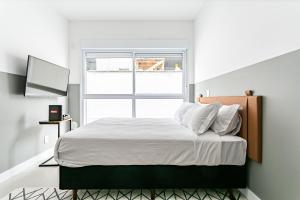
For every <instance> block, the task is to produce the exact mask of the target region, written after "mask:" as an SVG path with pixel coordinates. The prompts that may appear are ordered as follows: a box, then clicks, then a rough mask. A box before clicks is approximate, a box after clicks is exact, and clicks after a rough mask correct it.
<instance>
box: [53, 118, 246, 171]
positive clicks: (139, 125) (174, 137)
mask: <svg viewBox="0 0 300 200" xmlns="http://www.w3.org/2000/svg"><path fill="white" fill-rule="evenodd" d="M246 149H247V143H246V140H244V139H243V138H241V137H238V136H230V135H228V136H219V135H217V134H215V133H213V132H206V133H204V134H202V135H200V136H198V135H197V134H195V133H194V132H192V131H191V130H190V129H188V128H186V127H184V126H182V125H180V124H178V123H177V122H176V121H175V120H174V119H154V118H136V119H133V118H102V119H99V120H97V121H95V122H92V123H90V124H87V125H86V126H83V127H80V128H78V129H76V130H73V131H71V132H68V133H66V134H64V135H63V136H62V137H60V138H59V139H58V140H57V143H56V145H55V150H54V151H55V152H54V158H55V160H56V161H57V162H58V163H59V164H60V165H62V166H66V167H83V166H90V165H179V166H188V165H202V166H203V165H204V166H218V165H244V164H245V160H246Z"/></svg>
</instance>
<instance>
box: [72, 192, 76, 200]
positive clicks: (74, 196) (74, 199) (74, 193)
mask: <svg viewBox="0 0 300 200" xmlns="http://www.w3.org/2000/svg"><path fill="white" fill-rule="evenodd" d="M72 193H73V200H77V190H72Z"/></svg>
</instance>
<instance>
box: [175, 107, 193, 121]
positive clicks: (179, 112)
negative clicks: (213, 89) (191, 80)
mask: <svg viewBox="0 0 300 200" xmlns="http://www.w3.org/2000/svg"><path fill="white" fill-rule="evenodd" d="M193 106H196V104H194V103H190V102H183V103H182V104H181V106H180V107H179V108H178V109H177V110H176V112H175V115H174V118H175V120H176V121H177V122H179V123H182V118H183V115H184V114H185V113H186V112H187V111H188V110H189V109H190V108H192V107H193Z"/></svg>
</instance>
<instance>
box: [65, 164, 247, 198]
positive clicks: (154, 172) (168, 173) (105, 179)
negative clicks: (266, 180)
mask: <svg viewBox="0 0 300 200" xmlns="http://www.w3.org/2000/svg"><path fill="white" fill-rule="evenodd" d="M59 187H60V189H70V190H73V199H74V200H75V199H77V190H78V189H140V188H143V189H150V190H151V199H154V198H155V193H154V189H155V188H166V189H167V188H224V189H228V190H227V192H228V194H229V196H230V199H234V196H233V193H232V190H231V188H245V187H246V167H245V166H229V165H223V166H171V165H154V166H151V165H147V166H144V165H143V166H135V165H132V166H87V167H79V168H69V167H63V166H60V167H59Z"/></svg>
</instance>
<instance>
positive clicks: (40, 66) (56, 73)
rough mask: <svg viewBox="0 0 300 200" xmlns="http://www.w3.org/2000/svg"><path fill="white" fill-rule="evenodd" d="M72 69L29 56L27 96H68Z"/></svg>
mask: <svg viewBox="0 0 300 200" xmlns="http://www.w3.org/2000/svg"><path fill="white" fill-rule="evenodd" d="M69 74H70V70H69V69H67V68H64V67H60V66H58V65H56V64H53V63H50V62H47V61H45V60H42V59H39V58H36V57H34V56H30V55H29V56H28V60H27V76H26V87H25V96H37V97H39V96H40V97H42V96H44V97H51V96H66V95H67V89H68V83H69Z"/></svg>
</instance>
